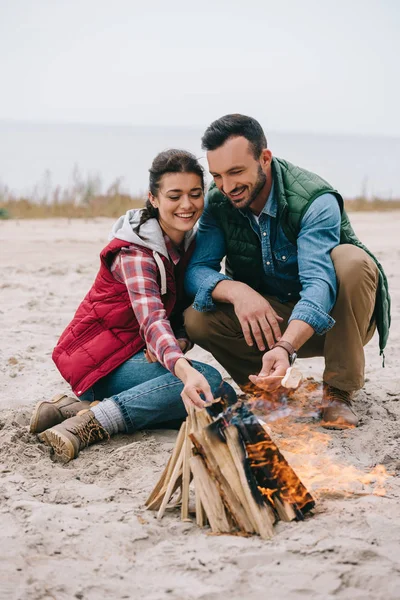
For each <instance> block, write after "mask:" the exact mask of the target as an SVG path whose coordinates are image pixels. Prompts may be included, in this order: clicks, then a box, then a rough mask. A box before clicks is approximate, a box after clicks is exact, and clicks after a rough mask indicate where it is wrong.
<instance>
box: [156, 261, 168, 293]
mask: <svg viewBox="0 0 400 600" xmlns="http://www.w3.org/2000/svg"><path fill="white" fill-rule="evenodd" d="M153 257H154V260H155V261H156V263H157V267H158V270H159V271H160V276H161V296H164V294H166V293H167V273H166V272H165V266H164V263H163V261H162V260H161V256H160V255H159V254H158V253H157V252H156V251H155V250H153Z"/></svg>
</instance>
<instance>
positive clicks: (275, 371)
mask: <svg viewBox="0 0 400 600" xmlns="http://www.w3.org/2000/svg"><path fill="white" fill-rule="evenodd" d="M289 367H290V363H289V355H288V353H287V352H286V350H285V349H284V348H280V347H279V346H278V347H277V348H273V349H272V350H269V351H268V352H266V353H265V354H264V356H263V361H262V369H261V371H260V372H259V374H258V375H249V379H250V381H251V383H254V385H256V386H257V387H259V388H261V389H263V390H265V391H267V392H270V391H273V390H275V389H277V388H278V387H279V386H280V385H281V382H282V379H283V377H284V376H285V374H286V371H287V370H288V368H289Z"/></svg>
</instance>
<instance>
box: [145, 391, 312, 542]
mask: <svg viewBox="0 0 400 600" xmlns="http://www.w3.org/2000/svg"><path fill="white" fill-rule="evenodd" d="M191 481H193V484H194V496H195V502H194V504H195V514H196V522H197V524H198V525H199V526H200V527H203V526H205V525H206V523H207V522H208V523H209V525H210V528H211V530H212V532H213V533H238V534H247V535H251V534H259V535H260V536H261V537H262V538H263V539H269V538H271V537H272V535H273V526H274V524H275V523H276V522H277V521H278V520H279V519H280V520H282V521H293V520H295V519H297V520H301V519H304V516H305V515H306V514H307V513H309V512H310V511H311V510H312V508H313V507H314V505H315V502H314V499H313V498H312V496H311V494H310V493H309V492H308V491H307V489H306V488H305V487H304V485H303V484H302V482H301V481H300V479H299V478H298V476H297V475H296V473H295V472H294V470H293V469H292V468H291V467H290V465H289V464H288V463H287V461H286V460H285V458H284V457H283V455H282V454H281V452H280V451H279V449H278V447H277V445H276V444H275V443H274V442H273V440H272V439H271V437H270V436H269V435H268V433H267V432H266V430H265V428H264V427H263V426H262V424H261V423H260V421H259V419H258V418H257V417H256V416H255V415H254V413H253V412H252V411H251V409H250V408H249V406H248V404H246V403H244V402H238V403H236V404H235V405H233V406H227V404H226V401H224V399H219V400H218V401H216V402H215V403H214V404H213V405H212V406H210V407H208V408H207V409H204V410H202V411H199V412H195V411H193V412H191V413H190V414H189V416H188V418H187V419H186V422H185V423H183V425H182V426H181V429H180V431H179V434H178V438H177V442H176V445H175V448H174V451H173V453H172V455H171V457H170V459H169V462H168V464H167V466H166V468H165V470H164V472H163V474H162V476H161V479H160V480H159V482H158V483H157V485H156V487H155V488H154V490H153V492H152V493H151V495H150V497H149V498H148V500H147V502H146V506H147V508H148V509H150V510H156V511H158V518H159V519H161V518H162V516H163V515H164V513H165V510H166V509H167V507H169V506H170V502H171V500H172V498H173V497H174V495H175V493H176V492H177V491H178V489H179V490H180V493H179V494H178V498H177V500H176V501H175V503H173V504H172V506H177V505H178V504H181V518H182V520H187V519H188V518H189V495H190V494H189V487H190V483H191Z"/></svg>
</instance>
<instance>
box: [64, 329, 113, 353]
mask: <svg viewBox="0 0 400 600" xmlns="http://www.w3.org/2000/svg"><path fill="white" fill-rule="evenodd" d="M103 331H104V325H102V324H101V323H99V322H98V321H95V322H94V323H92V325H89V326H88V327H86V328H85V331H84V332H82V333H80V334H79V335H77V336H76V337H74V339H73V340H71V341H70V343H69V344H68V345H66V346H65V351H66V352H67V354H72V353H73V352H74V351H75V350H76V349H77V348H79V347H81V346H83V344H85V343H86V342H88V341H89V340H92V339H93V338H94V337H95V336H96V335H98V334H100V333H102V332H103Z"/></svg>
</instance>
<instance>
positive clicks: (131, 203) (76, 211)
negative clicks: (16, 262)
mask: <svg viewBox="0 0 400 600" xmlns="http://www.w3.org/2000/svg"><path fill="white" fill-rule="evenodd" d="M143 205H144V200H143V199H142V198H133V197H132V196H129V195H126V194H116V195H101V196H94V197H92V198H90V199H89V200H88V201H87V202H85V204H83V203H80V204H77V203H75V202H73V201H68V202H53V203H51V204H42V203H37V202H32V201H31V200H28V199H26V198H21V199H10V200H8V201H6V202H0V218H11V219H48V218H55V217H63V218H69V219H72V218H91V217H115V218H118V217H120V216H121V215H123V214H124V213H125V212H126V211H127V210H129V209H130V208H140V207H142V206H143ZM2 213H3V214H4V216H3V217H2Z"/></svg>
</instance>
